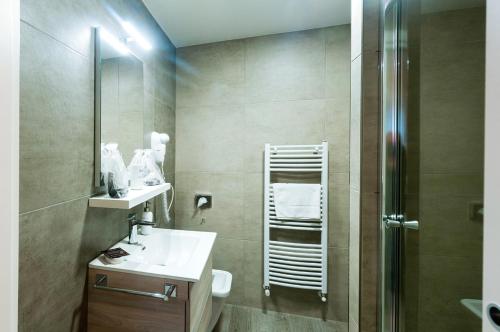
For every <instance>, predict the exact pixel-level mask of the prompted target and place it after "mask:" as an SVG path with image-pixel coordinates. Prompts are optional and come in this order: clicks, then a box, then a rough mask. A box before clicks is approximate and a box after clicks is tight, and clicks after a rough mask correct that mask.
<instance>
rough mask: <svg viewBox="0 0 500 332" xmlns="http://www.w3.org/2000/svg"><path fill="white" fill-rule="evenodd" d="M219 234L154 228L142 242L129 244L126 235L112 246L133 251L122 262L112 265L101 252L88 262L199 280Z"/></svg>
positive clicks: (119, 269) (141, 237)
mask: <svg viewBox="0 0 500 332" xmlns="http://www.w3.org/2000/svg"><path fill="white" fill-rule="evenodd" d="M216 236H217V233H212V232H194V231H183V230H173V229H160V228H154V229H153V233H152V234H151V235H138V237H137V238H138V240H139V244H140V245H133V244H128V236H127V237H126V238H124V239H123V240H121V241H120V242H118V243H116V244H115V245H114V246H112V248H118V247H120V248H122V249H123V250H125V251H126V252H128V253H129V254H130V255H129V256H126V257H125V260H124V261H123V262H122V263H119V264H110V263H108V262H107V261H106V260H105V259H104V257H103V255H100V256H99V257H97V258H96V259H94V260H93V261H92V262H90V263H89V267H91V268H95V269H102V270H109V271H117V272H126V273H133V274H139V275H144V276H151V277H160V278H168V279H176V280H182V281H190V282H197V281H200V278H201V273H202V272H203V269H204V268H205V265H206V264H207V260H208V257H209V256H210V253H211V251H212V248H213V245H214V243H215V237H216Z"/></svg>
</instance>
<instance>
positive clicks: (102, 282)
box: [94, 274, 177, 302]
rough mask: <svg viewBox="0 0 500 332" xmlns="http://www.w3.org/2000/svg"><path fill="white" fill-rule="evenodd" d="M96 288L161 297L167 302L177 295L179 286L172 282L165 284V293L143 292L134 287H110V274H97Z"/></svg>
mask: <svg viewBox="0 0 500 332" xmlns="http://www.w3.org/2000/svg"><path fill="white" fill-rule="evenodd" d="M94 288H96V289H102V290H108V291H113V292H120V293H126V294H132V295H140V296H147V297H153V298H155V299H161V300H163V301H165V302H166V301H168V300H169V299H170V298H175V297H177V288H176V286H175V285H172V284H165V289H164V291H163V294H162V293H151V292H143V291H138V290H133V289H126V288H116V287H109V286H108V276H107V275H105V274H96V282H95V284H94Z"/></svg>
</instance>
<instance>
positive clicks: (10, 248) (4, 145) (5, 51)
mask: <svg viewBox="0 0 500 332" xmlns="http://www.w3.org/2000/svg"><path fill="white" fill-rule="evenodd" d="M19 7H20V1H19V0H3V1H2V10H0V35H1V38H0V156H2V158H1V161H2V162H1V163H0V188H2V189H1V190H0V211H2V213H3V216H4V218H2V220H0V225H1V226H0V227H1V230H2V236H1V238H0V252H1V253H2V254H1V255H0V266H1V269H0V271H1V272H0V294H1V296H0V330H2V331H17V326H18V313H17V310H18V309H17V306H18V274H19V273H18V265H19V263H18V262H19V61H20V59H19V53H20V50H19V49H20V46H19V44H20V32H19V30H20V10H19Z"/></svg>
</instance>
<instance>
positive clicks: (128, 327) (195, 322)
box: [87, 258, 212, 332]
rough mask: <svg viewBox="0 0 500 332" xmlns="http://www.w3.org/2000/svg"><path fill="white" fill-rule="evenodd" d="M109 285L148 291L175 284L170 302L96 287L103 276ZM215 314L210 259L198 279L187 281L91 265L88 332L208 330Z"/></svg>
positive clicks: (161, 291)
mask: <svg viewBox="0 0 500 332" xmlns="http://www.w3.org/2000/svg"><path fill="white" fill-rule="evenodd" d="M103 275H105V276H106V281H107V286H108V287H111V288H119V289H126V290H133V291H140V292H149V293H160V294H161V293H164V289H165V284H171V285H175V287H176V297H171V298H169V300H168V301H164V300H163V299H159V298H153V297H148V296H143V295H137V294H129V293H123V292H119V291H116V290H105V289H97V288H95V287H94V285H95V284H96V282H97V281H98V279H99V278H102V276H103ZM211 314H212V261H211V258H209V260H208V262H207V264H206V266H205V269H204V270H203V273H202V276H201V278H200V281H199V282H196V283H193V282H187V281H180V280H173V279H165V278H159V277H150V276H143V275H138V274H133V273H126V272H118V271H108V270H101V269H95V268H89V278H88V316H87V327H88V331H89V332H104V331H106V332H110V331H123V332H137V331H148V332H157V331H158V332H159V331H162V332H166V331H168V332H195V331H196V332H198V331H199V332H206V331H207V330H208V325H209V323H210V318H211Z"/></svg>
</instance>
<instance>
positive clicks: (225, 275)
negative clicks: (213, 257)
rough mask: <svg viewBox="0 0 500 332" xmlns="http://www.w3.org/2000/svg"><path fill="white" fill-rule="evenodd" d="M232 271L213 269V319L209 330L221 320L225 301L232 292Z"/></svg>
mask: <svg viewBox="0 0 500 332" xmlns="http://www.w3.org/2000/svg"><path fill="white" fill-rule="evenodd" d="M232 280H233V276H232V275H231V273H229V272H227V271H222V270H212V319H211V320H210V328H209V331H213V329H214V327H215V324H217V321H218V320H219V317H220V314H221V312H222V308H223V307H224V302H226V298H227V297H228V296H229V293H230V292H231V281H232Z"/></svg>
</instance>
